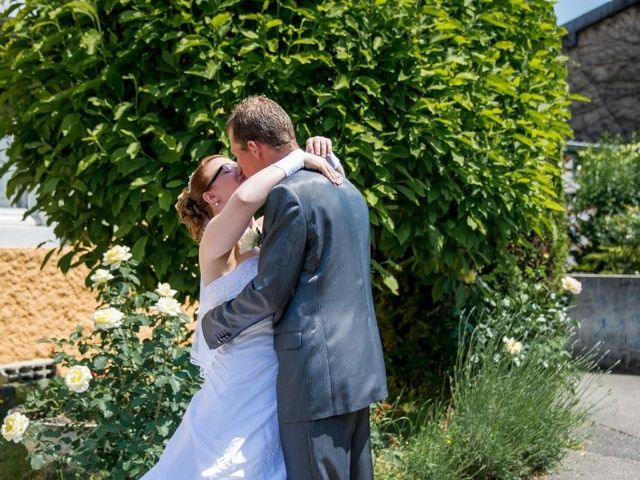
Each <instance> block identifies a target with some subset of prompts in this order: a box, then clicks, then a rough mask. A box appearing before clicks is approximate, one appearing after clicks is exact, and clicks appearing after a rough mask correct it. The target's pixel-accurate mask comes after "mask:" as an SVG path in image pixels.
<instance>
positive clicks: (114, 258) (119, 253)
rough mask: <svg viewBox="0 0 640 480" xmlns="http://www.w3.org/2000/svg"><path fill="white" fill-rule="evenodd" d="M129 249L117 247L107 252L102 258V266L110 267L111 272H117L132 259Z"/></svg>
mask: <svg viewBox="0 0 640 480" xmlns="http://www.w3.org/2000/svg"><path fill="white" fill-rule="evenodd" d="M129 250H130V249H129V247H123V246H122V245H116V246H115V247H111V248H110V249H109V250H107V251H106V252H105V253H104V255H103V256H102V264H103V265H106V266H108V267H109V268H110V269H111V270H117V269H118V268H120V265H122V264H123V263H124V262H126V261H128V260H129V259H130V258H131V253H129Z"/></svg>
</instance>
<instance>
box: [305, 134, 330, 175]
mask: <svg viewBox="0 0 640 480" xmlns="http://www.w3.org/2000/svg"><path fill="white" fill-rule="evenodd" d="M307 152H309V153H315V154H316V155H320V156H321V157H326V156H327V155H329V154H330V153H331V152H332V149H331V140H329V139H328V138H327V137H320V136H316V137H311V138H309V140H307ZM305 166H306V165H305ZM307 168H309V167H307Z"/></svg>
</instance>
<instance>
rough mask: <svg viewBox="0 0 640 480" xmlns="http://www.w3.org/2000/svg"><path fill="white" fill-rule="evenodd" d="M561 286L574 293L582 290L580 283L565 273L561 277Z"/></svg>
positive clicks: (577, 293) (578, 293)
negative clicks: (564, 275)
mask: <svg viewBox="0 0 640 480" xmlns="http://www.w3.org/2000/svg"><path fill="white" fill-rule="evenodd" d="M562 288H564V289H565V290H566V291H567V292H569V293H573V294H574V295H580V292H581V291H582V284H581V283H580V282H579V281H578V280H576V279H575V278H573V277H570V276H568V275H567V276H566V277H564V278H563V279H562Z"/></svg>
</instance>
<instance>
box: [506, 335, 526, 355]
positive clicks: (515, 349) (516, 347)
mask: <svg viewBox="0 0 640 480" xmlns="http://www.w3.org/2000/svg"><path fill="white" fill-rule="evenodd" d="M502 342H503V343H504V348H505V349H506V350H507V352H509V353H510V354H511V355H519V354H520V352H521V351H522V342H518V341H517V340H516V339H515V338H507V337H502Z"/></svg>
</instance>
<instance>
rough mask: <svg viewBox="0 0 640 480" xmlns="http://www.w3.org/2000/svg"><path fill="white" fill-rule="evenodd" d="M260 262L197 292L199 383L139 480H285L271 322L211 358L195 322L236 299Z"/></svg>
mask: <svg viewBox="0 0 640 480" xmlns="http://www.w3.org/2000/svg"><path fill="white" fill-rule="evenodd" d="M257 271H258V259H257V257H252V258H250V259H248V260H245V261H244V262H242V263H240V264H239V265H238V266H237V267H236V268H235V269H234V270H232V271H231V272H229V273H228V274H226V275H224V276H222V277H220V278H218V279H216V280H214V281H213V282H211V283H210V284H209V285H201V288H200V306H199V308H198V318H197V324H196V331H195V333H194V342H193V346H192V348H191V361H192V362H193V363H195V364H196V365H198V366H199V367H200V370H201V374H202V376H203V377H204V383H203V385H202V387H201V389H200V390H199V391H198V392H197V393H196V394H195V395H194V396H193V398H192V399H191V402H190V403H189V406H188V407H187V411H186V412H185V414H184V417H183V419H182V422H181V423H180V426H179V427H178V429H177V430H176V432H175V433H174V434H173V436H172V437H171V439H170V440H169V443H168V444H167V446H166V447H165V450H164V452H163V453H162V456H161V457H160V460H159V462H158V463H157V464H156V466H155V467H153V468H152V469H151V470H150V471H149V472H147V474H146V475H145V476H144V477H143V480H152V479H154V480H155V479H162V480H164V479H166V480H183V479H184V480H191V479H194V480H195V479H216V480H221V479H238V478H246V479H250V480H279V479H282V480H285V479H286V477H287V475H286V471H285V467H284V459H283V456H282V448H281V446H280V436H279V431H278V418H277V412H276V375H277V371H278V361H277V357H276V353H275V351H274V350H273V327H272V322H271V319H270V318H269V319H266V320H262V321H260V322H259V323H257V324H255V325H253V326H252V327H250V328H248V329H247V330H245V331H244V332H242V333H241V334H240V335H238V337H236V338H235V339H234V340H233V341H232V342H230V343H228V344H226V345H224V346H222V347H220V348H218V349H216V350H210V349H209V348H208V347H207V344H206V342H205V340H204V336H203V335H202V328H201V326H200V325H201V319H202V316H203V315H204V314H205V313H206V312H208V311H209V310H210V309H212V308H213V307H215V306H216V305H219V304H221V303H223V302H225V301H227V300H230V299H232V298H235V297H236V296H237V295H238V293H240V291H241V290H242V289H243V288H244V287H245V285H247V284H248V283H249V282H250V281H251V280H252V279H253V278H254V277H255V276H256V274H257Z"/></svg>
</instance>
